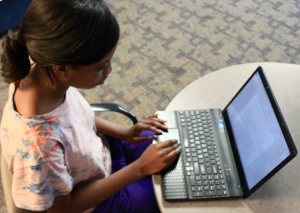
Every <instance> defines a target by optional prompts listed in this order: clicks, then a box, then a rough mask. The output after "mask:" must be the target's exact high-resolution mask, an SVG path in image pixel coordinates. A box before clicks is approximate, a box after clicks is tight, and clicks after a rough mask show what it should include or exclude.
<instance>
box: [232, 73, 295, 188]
mask: <svg viewBox="0 0 300 213" xmlns="http://www.w3.org/2000/svg"><path fill="white" fill-rule="evenodd" d="M227 112H228V117H229V120H230V123H231V127H232V130H233V135H234V137H235V141H236V145H237V148H238V152H239V155H240V158H241V161H242V166H243V168H244V172H245V176H246V180H247V183H248V187H249V190H250V189H252V188H253V187H254V186H255V185H256V184H257V183H258V182H259V181H261V180H262V179H263V178H264V177H265V176H266V175H268V174H269V173H270V172H271V171H272V170H273V169H274V168H275V167H276V166H278V165H279V164H280V163H281V162H282V161H283V160H284V159H286V158H287V157H288V156H289V155H290V151H289V149H288V146H287V144H286V141H285V138H284V136H283V134H282V131H281V128H280V126H279V123H278V121H277V118H276V116H275V113H274V111H273V108H272V106H271V103H270V100H269V98H268V95H267V93H266V91H265V88H264V86H263V83H262V80H261V78H260V76H259V73H258V72H256V73H255V74H254V76H253V77H252V78H251V80H250V81H249V82H248V83H247V85H246V86H245V87H244V88H243V90H242V91H241V92H240V93H239V94H238V96H236V98H235V99H234V100H233V101H232V102H231V103H230V105H229V106H228V107H227Z"/></svg>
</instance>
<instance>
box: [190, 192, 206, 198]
mask: <svg viewBox="0 0 300 213" xmlns="http://www.w3.org/2000/svg"><path fill="white" fill-rule="evenodd" d="M203 196H204V192H193V197H203Z"/></svg>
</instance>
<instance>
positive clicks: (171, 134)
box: [157, 129, 179, 142]
mask: <svg viewBox="0 0 300 213" xmlns="http://www.w3.org/2000/svg"><path fill="white" fill-rule="evenodd" d="M169 139H177V140H179V134H178V129H168V132H167V133H166V132H163V133H162V135H158V136H157V141H158V142H161V141H166V140H169Z"/></svg>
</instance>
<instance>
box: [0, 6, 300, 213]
mask: <svg viewBox="0 0 300 213" xmlns="http://www.w3.org/2000/svg"><path fill="white" fill-rule="evenodd" d="M108 2H109V3H108V5H109V6H110V8H111V10H112V12H113V13H114V14H115V16H116V17H117V19H118V21H119V24H120V27H121V39H120V42H119V45H118V49H117V51H116V54H115V57H114V59H113V68H114V70H113V72H112V73H111V75H110V77H109V79H108V80H107V81H106V83H105V85H103V86H101V87H97V88H94V89H92V90H80V92H81V93H82V94H83V95H84V96H85V98H86V99H87V100H88V102H90V103H92V102H97V103H100V102H113V103H118V104H121V105H123V106H124V107H126V108H128V109H129V110H130V111H131V112H133V113H134V114H135V115H136V117H137V118H138V119H143V118H145V117H146V116H147V115H149V114H151V113H154V112H155V111H156V110H162V109H164V108H165V107H166V106H167V105H168V103H169V102H170V101H171V100H172V99H173V98H174V97H175V96H176V94H177V93H178V92H179V91H180V90H182V89H183V88H184V87H185V86H187V85H188V84H189V83H191V82H193V81H194V80H196V79H197V78H200V77H201V76H203V75H206V74H208V73H210V72H213V71H215V70H218V69H220V68H223V67H227V66H232V65H236V64H243V63H249V62H262V61H266V62H285V63H295V64H298V63H300V49H299V48H300V39H299V37H300V2H299V1H297V0H227V1H219V0H184V1H183V0H155V1H153V0H110V1H108ZM0 51H1V49H0ZM7 87H8V86H7V85H6V84H4V83H3V80H2V79H1V80H0V91H1V95H0V116H2V110H3V106H4V104H5V101H6V98H7ZM101 115H102V116H104V117H105V118H107V119H109V120H111V121H114V122H118V123H122V124H124V125H129V124H130V122H129V120H128V119H127V118H125V117H124V116H121V115H117V114H116V113H102V114H101ZM0 188H2V187H0ZM3 212H6V207H5V200H4V197H3V192H2V189H1V190H0V213H3Z"/></svg>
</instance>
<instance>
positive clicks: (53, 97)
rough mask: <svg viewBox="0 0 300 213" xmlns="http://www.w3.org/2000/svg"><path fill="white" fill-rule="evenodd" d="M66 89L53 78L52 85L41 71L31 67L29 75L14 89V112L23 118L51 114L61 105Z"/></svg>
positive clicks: (66, 87) (36, 67)
mask: <svg viewBox="0 0 300 213" xmlns="http://www.w3.org/2000/svg"><path fill="white" fill-rule="evenodd" d="M68 88H69V86H67V85H64V84H62V83H60V82H58V81H57V79H56V78H55V76H53V83H52V82H51V80H50V79H49V77H48V76H47V75H46V73H45V72H44V71H43V70H41V69H40V68H39V67H38V66H37V65H33V66H32V68H31V71H30V73H29V75H28V76H26V77H25V78H24V79H22V80H21V81H20V83H19V85H18V87H17V89H16V92H15V95H14V101H15V107H16V110H17V111H18V112H19V113H20V114H21V115H24V116H32V115H42V114H46V113H48V112H51V111H52V110H54V109H55V108H57V107H58V106H59V105H60V104H62V103H63V101H64V99H65V94H66V91H67V89H68Z"/></svg>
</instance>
